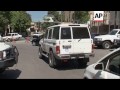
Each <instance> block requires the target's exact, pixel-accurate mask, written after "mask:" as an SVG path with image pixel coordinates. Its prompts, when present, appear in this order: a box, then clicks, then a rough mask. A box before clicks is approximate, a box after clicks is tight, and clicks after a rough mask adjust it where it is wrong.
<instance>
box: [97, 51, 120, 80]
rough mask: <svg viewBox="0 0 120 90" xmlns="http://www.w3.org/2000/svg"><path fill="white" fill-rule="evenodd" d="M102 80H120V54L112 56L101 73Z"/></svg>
mask: <svg viewBox="0 0 120 90" xmlns="http://www.w3.org/2000/svg"><path fill="white" fill-rule="evenodd" d="M98 78H100V79H120V52H119V53H116V54H114V55H112V56H111V57H110V58H109V59H108V62H107V64H106V67H105V70H103V71H101V73H100V75H99V77H98Z"/></svg>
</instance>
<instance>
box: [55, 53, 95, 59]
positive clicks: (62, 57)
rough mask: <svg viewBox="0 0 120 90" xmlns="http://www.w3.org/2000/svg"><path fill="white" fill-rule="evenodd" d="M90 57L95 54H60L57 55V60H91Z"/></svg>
mask: <svg viewBox="0 0 120 90" xmlns="http://www.w3.org/2000/svg"><path fill="white" fill-rule="evenodd" d="M90 56H94V54H67V55H66V54H64V55H63V54H60V55H57V56H56V58H57V59H60V60H62V59H63V60H64V59H82V58H89V57H90Z"/></svg>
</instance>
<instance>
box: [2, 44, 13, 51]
mask: <svg viewBox="0 0 120 90" xmlns="http://www.w3.org/2000/svg"><path fill="white" fill-rule="evenodd" d="M10 47H11V46H10V45H8V44H6V43H4V42H0V51H3V50H5V49H8V48H10Z"/></svg>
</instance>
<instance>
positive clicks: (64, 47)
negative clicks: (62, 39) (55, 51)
mask: <svg viewBox="0 0 120 90" xmlns="http://www.w3.org/2000/svg"><path fill="white" fill-rule="evenodd" d="M69 48H71V45H68V46H64V45H63V49H69Z"/></svg>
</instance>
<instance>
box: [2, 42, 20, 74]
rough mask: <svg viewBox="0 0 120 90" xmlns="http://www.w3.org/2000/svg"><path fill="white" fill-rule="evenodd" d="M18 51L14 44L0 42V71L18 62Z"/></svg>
mask: <svg viewBox="0 0 120 90" xmlns="http://www.w3.org/2000/svg"><path fill="white" fill-rule="evenodd" d="M18 56H19V52H18V49H17V47H16V46H12V45H8V44H6V43H4V42H0V73H2V72H4V71H5V70H6V68H8V67H12V66H13V65H14V64H17V63H18Z"/></svg>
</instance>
